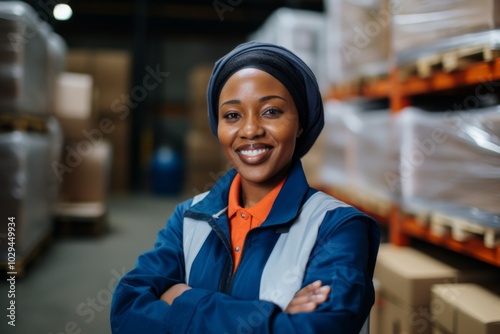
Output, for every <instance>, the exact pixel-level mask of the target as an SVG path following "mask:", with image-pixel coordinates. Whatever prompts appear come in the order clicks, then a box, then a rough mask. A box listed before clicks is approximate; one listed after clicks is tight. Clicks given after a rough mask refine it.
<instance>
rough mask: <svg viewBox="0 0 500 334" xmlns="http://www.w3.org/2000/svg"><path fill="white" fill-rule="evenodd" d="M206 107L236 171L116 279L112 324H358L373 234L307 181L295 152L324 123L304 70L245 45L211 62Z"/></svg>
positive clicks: (299, 328)
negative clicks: (126, 272)
mask: <svg viewBox="0 0 500 334" xmlns="http://www.w3.org/2000/svg"><path fill="white" fill-rule="evenodd" d="M208 105H209V110H208V114H209V120H210V125H211V128H212V131H213V133H214V135H215V136H217V138H218V139H219V142H220V144H221V145H222V147H223V149H224V152H225V155H226V157H227V158H228V160H229V161H230V163H231V164H232V166H233V167H234V168H233V169H232V170H230V171H229V172H228V173H227V174H225V175H224V176H223V177H222V178H221V179H220V180H219V181H218V183H217V184H216V185H215V186H214V187H213V188H212V189H211V190H210V191H209V192H206V193H204V194H201V195H198V196H196V197H194V198H193V199H190V200H188V201H186V202H184V203H182V204H180V205H179V206H178V207H177V209H176V211H175V213H174V215H173V216H172V217H171V218H170V219H169V221H168V223H167V226H166V227H165V229H163V230H162V231H160V232H159V234H158V239H157V242H156V244H155V248H154V249H153V250H151V251H149V252H147V253H145V254H143V255H141V256H140V257H139V259H138V262H137V266H136V268H135V269H134V270H132V271H131V272H130V273H128V274H126V275H125V276H124V277H123V278H122V279H121V281H120V283H119V284H118V286H117V289H116V291H115V294H114V298H113V304H112V309H111V326H112V329H113V333H145V332H147V333H152V334H154V333H188V332H189V333H243V332H245V333H287V334H290V333H301V334H302V333H306V334H307V333H332V332H333V333H342V334H349V333H356V334H357V333H359V332H360V330H361V328H362V327H363V324H364V323H365V320H366V318H367V317H368V315H369V313H370V309H371V306H372V305H373V302H374V289H373V283H372V277H373V270H374V266H375V261H376V257H377V251H378V245H379V231H378V226H377V223H376V222H375V221H374V220H373V219H371V218H370V217H368V216H366V215H364V214H363V213H361V212H359V211H358V210H356V209H355V208H353V207H350V206H348V205H346V204H345V203H342V202H340V201H338V200H336V199H335V198H332V197H331V196H329V195H326V194H324V193H322V192H320V191H317V190H316V189H313V188H311V187H310V186H309V185H308V183H307V180H306V177H305V175H304V171H303V169H302V165H301V163H300V158H301V157H302V156H304V155H305V154H306V153H307V152H308V151H309V149H310V148H311V146H312V145H313V144H314V142H315V140H316V138H317V137H318V135H319V133H320V132H321V130H322V128H323V105H322V99H321V94H320V92H319V89H318V85H317V83H316V79H315V77H314V75H313V74H312V72H311V70H310V69H309V68H308V67H307V66H306V65H305V64H304V62H302V60H300V59H299V58H298V57H297V56H295V55H294V54H293V53H291V52H290V51H288V50H286V49H284V48H281V47H279V46H276V45H272V44H264V43H256V42H250V43H246V44H242V45H240V46H238V47H237V48H236V49H234V50H233V51H232V52H230V53H229V54H228V55H226V56H225V57H223V58H222V59H221V60H219V61H218V62H217V63H216V65H215V67H214V70H213V73H212V76H211V79H210V82H209V87H208Z"/></svg>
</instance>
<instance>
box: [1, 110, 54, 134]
mask: <svg viewBox="0 0 500 334" xmlns="http://www.w3.org/2000/svg"><path fill="white" fill-rule="evenodd" d="M10 131H23V132H36V133H46V132H48V127H47V117H44V116H34V115H13V114H0V132H10Z"/></svg>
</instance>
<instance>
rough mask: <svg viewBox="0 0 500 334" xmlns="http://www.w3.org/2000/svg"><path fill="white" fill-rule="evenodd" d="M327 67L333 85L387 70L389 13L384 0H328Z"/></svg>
mask: <svg viewBox="0 0 500 334" xmlns="http://www.w3.org/2000/svg"><path fill="white" fill-rule="evenodd" d="M325 6H326V10H327V28H326V29H327V51H326V54H327V59H328V62H327V66H328V67H327V69H328V79H329V82H330V83H333V84H345V83H351V82H353V81H357V80H359V79H360V78H364V77H378V76H384V75H387V74H388V73H389V52H390V35H389V34H390V26H391V19H392V17H391V12H390V10H389V7H388V1H386V0H366V1H360V0H329V1H326V2H325Z"/></svg>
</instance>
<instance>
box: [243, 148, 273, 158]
mask: <svg viewBox="0 0 500 334" xmlns="http://www.w3.org/2000/svg"><path fill="white" fill-rule="evenodd" d="M264 152H267V149H260V150H241V151H240V153H241V154H243V155H248V156H249V157H255V156H256V155H259V154H262V153H264Z"/></svg>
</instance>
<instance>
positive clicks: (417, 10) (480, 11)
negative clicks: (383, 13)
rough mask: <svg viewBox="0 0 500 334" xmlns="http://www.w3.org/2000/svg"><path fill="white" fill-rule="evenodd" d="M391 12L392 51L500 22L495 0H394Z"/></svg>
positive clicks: (422, 45)
mask: <svg viewBox="0 0 500 334" xmlns="http://www.w3.org/2000/svg"><path fill="white" fill-rule="evenodd" d="M391 11H392V13H393V15H394V16H393V20H392V22H393V24H392V45H393V49H394V52H395V53H396V54H400V53H404V52H412V51H416V50H420V49H422V48H425V47H427V46H430V45H434V44H438V43H443V42H446V40H447V39H449V38H452V37H459V38H463V36H464V35H467V34H470V33H477V32H482V31H487V30H491V29H495V28H497V27H499V25H500V2H499V1H497V0H479V1H478V0H459V1H457V0H437V1H436V0H423V1H422V0H420V1H407V0H394V1H392V8H391ZM465 42H467V39H466V40H465ZM465 46H466V45H465Z"/></svg>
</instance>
